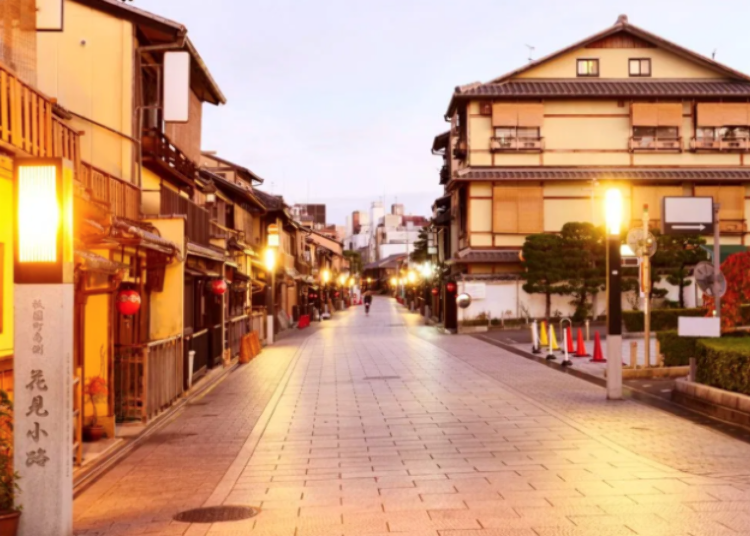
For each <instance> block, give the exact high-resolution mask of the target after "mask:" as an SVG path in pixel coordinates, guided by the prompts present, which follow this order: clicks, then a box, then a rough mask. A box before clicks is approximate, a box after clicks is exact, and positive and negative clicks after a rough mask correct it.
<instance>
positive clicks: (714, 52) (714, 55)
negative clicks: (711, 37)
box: [711, 48, 718, 60]
mask: <svg viewBox="0 0 750 536" xmlns="http://www.w3.org/2000/svg"><path fill="white" fill-rule="evenodd" d="M717 50H718V49H716V48H715V49H714V51H713V52H711V59H712V60H715V59H716V51H717Z"/></svg>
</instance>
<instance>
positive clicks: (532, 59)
mask: <svg viewBox="0 0 750 536" xmlns="http://www.w3.org/2000/svg"><path fill="white" fill-rule="evenodd" d="M526 48H528V49H529V62H532V61H534V57H533V56H534V51H535V50H536V47H533V46H531V45H526Z"/></svg>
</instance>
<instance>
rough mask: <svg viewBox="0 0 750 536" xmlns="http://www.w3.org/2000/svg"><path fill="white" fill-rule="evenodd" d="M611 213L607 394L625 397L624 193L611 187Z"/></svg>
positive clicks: (608, 202)
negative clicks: (623, 354)
mask: <svg viewBox="0 0 750 536" xmlns="http://www.w3.org/2000/svg"><path fill="white" fill-rule="evenodd" d="M606 216H607V398H608V399H609V400H620V399H622V273H621V272H622V268H621V258H620V224H621V221H622V197H621V194H620V192H619V190H610V191H608V192H607V198H606Z"/></svg>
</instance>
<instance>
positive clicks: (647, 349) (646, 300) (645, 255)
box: [641, 205, 651, 368]
mask: <svg viewBox="0 0 750 536" xmlns="http://www.w3.org/2000/svg"><path fill="white" fill-rule="evenodd" d="M648 221H649V218H648V205H643V245H642V246H641V292H642V293H643V332H644V333H643V338H644V354H643V358H644V359H643V366H644V368H649V367H650V366H651V257H650V256H649V250H650V248H649V246H650V244H649V243H648V242H649V231H648Z"/></svg>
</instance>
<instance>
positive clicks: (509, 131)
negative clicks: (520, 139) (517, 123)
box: [495, 127, 516, 138]
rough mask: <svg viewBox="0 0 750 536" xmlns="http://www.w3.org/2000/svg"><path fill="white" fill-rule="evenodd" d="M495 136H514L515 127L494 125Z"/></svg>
mask: <svg viewBox="0 0 750 536" xmlns="http://www.w3.org/2000/svg"><path fill="white" fill-rule="evenodd" d="M495 137H496V138H515V137H516V129H515V128H513V127H496V128H495Z"/></svg>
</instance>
